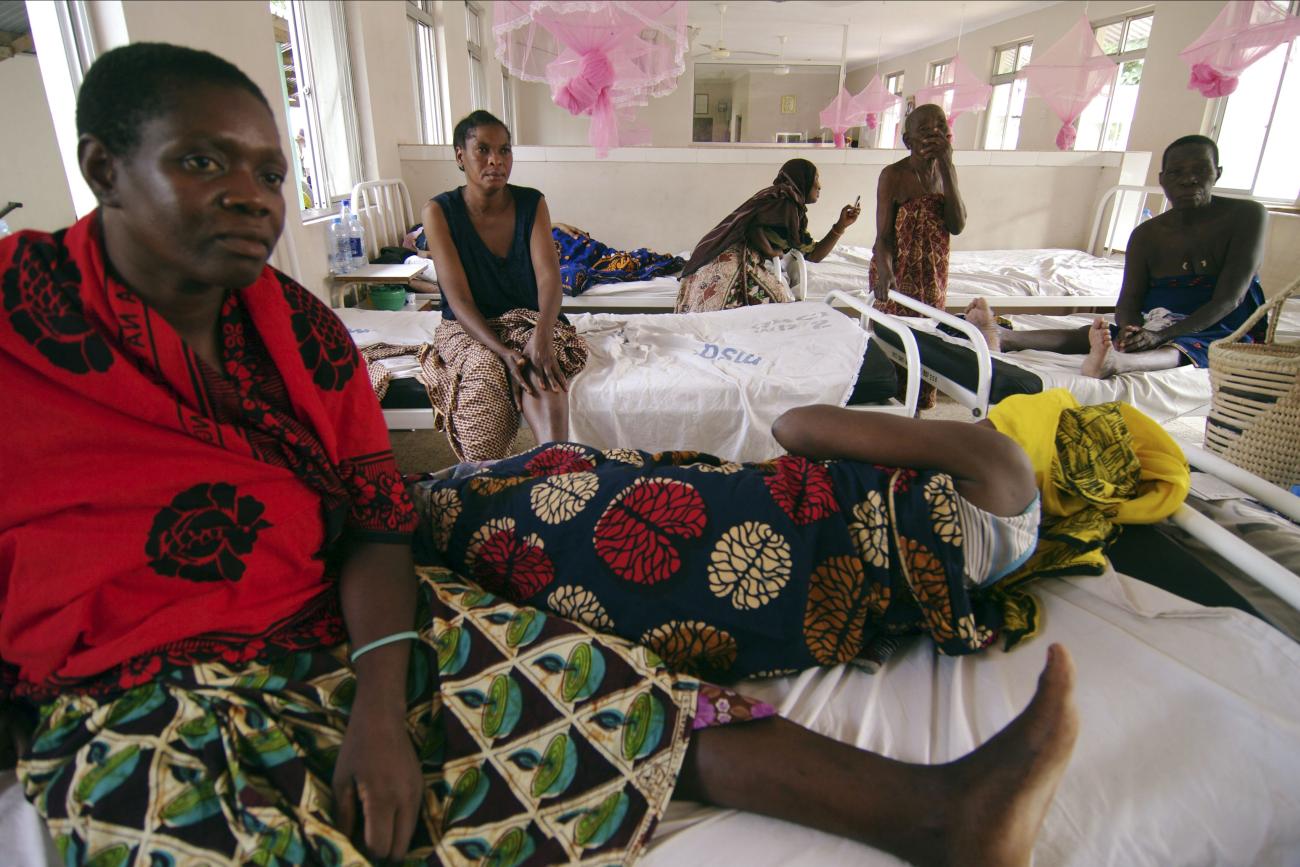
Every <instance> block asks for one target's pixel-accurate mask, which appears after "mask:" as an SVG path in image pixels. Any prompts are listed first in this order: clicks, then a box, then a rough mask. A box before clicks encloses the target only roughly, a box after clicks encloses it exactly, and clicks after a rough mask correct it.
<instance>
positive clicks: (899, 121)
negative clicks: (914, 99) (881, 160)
mask: <svg viewBox="0 0 1300 867" xmlns="http://www.w3.org/2000/svg"><path fill="white" fill-rule="evenodd" d="M905 71H906V70H902V69H900V70H898V71H897V72H888V73H886V74H885V77H884V79H883V82H884V85H885V90H886V91H887V92H889V93H892V94H894V95H895V96H900V97H901V96H902V95H903V86H904V82H905V81H906V79H905V77H904V72H905ZM903 110H904V106H903V100H901V99H900V100H899V101H898V102H897V103H895V104H894V105H893V106H892V107H890V108H887V109H885V111H884V112H883V113H882V114H881V116H880V124H879V125H878V127H877V129H876V147H877V148H885V149H891V150H892V149H893V147H894V142H895V141H896V140H897V139H898V130H899V129H900V128H901V127H902V125H903ZM895 114H897V115H898V117H897V118H893V115H895ZM886 117H890V118H891V119H890V120H889V121H888V123H886V121H885V118H886ZM890 124H893V127H894V134H893V135H892V136H890V138H889V140H888V141H885V140H884V137H885V127H887V126H888V125H890Z"/></svg>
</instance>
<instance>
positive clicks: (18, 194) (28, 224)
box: [0, 54, 76, 232]
mask: <svg viewBox="0 0 1300 867" xmlns="http://www.w3.org/2000/svg"><path fill="white" fill-rule="evenodd" d="M0 94H3V95H4V98H3V106H4V122H3V123H0V154H3V159H0V204H3V203H4V202H11V201H12V202H22V203H23V206H22V207H21V208H19V209H18V210H16V211H12V212H10V214H9V215H8V216H7V217H5V218H4V219H5V222H7V223H8V224H9V228H11V229H13V230H14V231H15V232H16V231H18V230H20V229H39V230H42V231H46V232H52V231H55V230H56V229H61V228H63V227H64V226H66V225H68V224H69V223H71V222H73V221H74V220H75V219H76V212H75V211H74V210H73V205H72V193H71V192H70V191H69V188H68V178H67V174H66V173H65V172H64V170H63V162H62V160H61V159H60V157H59V148H58V142H57V141H56V140H55V135H54V121H53V119H52V117H51V115H50V106H49V102H48V101H47V100H46V98H45V85H44V83H43V81H42V80H41V69H40V64H39V63H38V62H37V59H36V56H35V55H33V54H17V55H14V56H13V57H10V58H9V59H7V60H3V61H0Z"/></svg>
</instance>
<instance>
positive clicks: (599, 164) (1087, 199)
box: [401, 146, 1121, 252]
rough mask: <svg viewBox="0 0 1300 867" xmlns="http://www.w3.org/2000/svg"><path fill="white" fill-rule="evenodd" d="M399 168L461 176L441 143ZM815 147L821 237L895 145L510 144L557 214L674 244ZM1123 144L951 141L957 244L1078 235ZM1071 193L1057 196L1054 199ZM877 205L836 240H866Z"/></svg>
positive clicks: (522, 175)
mask: <svg viewBox="0 0 1300 867" xmlns="http://www.w3.org/2000/svg"><path fill="white" fill-rule="evenodd" d="M401 150H402V177H403V179H404V180H405V181H406V184H407V186H408V187H409V188H410V190H411V196H412V198H413V199H414V200H416V201H417V202H423V201H425V200H427V199H428V198H430V197H431V196H434V195H436V194H437V193H440V192H442V191H443V190H446V189H449V188H451V187H454V186H457V185H459V184H460V183H461V179H460V175H459V173H458V172H457V171H456V169H455V166H454V164H452V162H451V160H450V154H451V152H450V148H438V147H432V148H431V147H405V148H402V149H401ZM796 156H802V157H806V158H809V159H812V161H813V162H815V163H816V164H817V166H818V168H819V170H820V172H821V178H822V190H823V191H822V199H821V201H819V202H817V203H816V204H815V205H813V206H811V207H810V208H809V209H808V220H809V229H810V231H811V232H812V233H813V234H814V235H817V236H818V237H820V236H821V235H822V234H825V232H827V231H828V230H829V229H830V226H831V224H832V223H833V222H834V221H835V219H836V218H837V217H838V216H839V211H840V208H842V207H843V206H844V205H846V204H849V203H851V202H852V201H853V198H854V197H855V196H857V195H861V196H862V199H863V203H864V204H866V203H868V202H871V201H873V194H874V191H875V189H876V181H877V179H878V177H879V175H880V170H881V168H882V167H883V166H884V165H886V164H887V163H889V162H892V161H894V160H897V159H899V158H901V156H902V153H901V152H899V151H879V150H877V151H871V150H835V149H834V148H829V147H828V148H816V149H813V148H809V149H793V148H756V147H751V148H732V147H716V146H715V147H710V148H629V149H626V150H620V151H614V152H613V153H611V154H610V156H609V157H608V158H607V159H604V160H597V159H595V158H594V154H593V153H592V151H591V149H590V148H577V147H575V148H564V147H547V148H534V147H517V148H516V149H515V167H514V173H513V175H512V176H511V181H512V183H517V184H521V185H523V186H531V187H537V188H538V189H540V190H541V191H542V192H543V193H545V194H546V198H547V201H548V202H549V205H550V211H551V217H552V219H554V220H557V221H560V222H565V223H571V224H573V225H576V226H579V227H581V228H584V229H586V230H587V231H589V232H591V233H592V234H593V235H595V236H596V237H597V238H599V239H600V240H602V241H604V242H606V243H608V244H611V245H613V246H615V247H620V248H634V247H641V246H648V247H650V248H652V249H656V250H660V251H664V252H680V251H682V250H688V249H690V248H691V247H693V246H695V242H696V241H698V240H699V239H700V238H701V237H702V236H703V235H704V233H705V232H707V231H708V230H709V229H711V228H713V226H714V225H715V224H716V223H717V222H718V221H720V220H721V219H722V218H723V217H725V216H726V215H727V214H728V213H729V212H730V211H731V210H732V209H733V208H735V207H736V206H737V205H739V204H740V203H741V202H742V201H744V200H745V199H746V198H747V197H749V196H750V195H752V194H753V193H754V192H755V191H756V190H758V189H760V188H761V187H764V186H767V185H768V184H770V183H771V182H772V179H773V178H774V177H775V176H776V173H777V170H778V169H779V168H780V166H781V164H782V163H783V162H785V161H786V160H788V159H790V158H791V157H796ZM1120 159H1121V155H1120V154H1096V153H1091V154H1057V153H1042V154H1031V153H989V152H982V153H969V154H968V153H960V154H958V155H957V163H958V173H959V177H960V179H961V184H962V190H963V193H964V195H965V197H966V202H967V207H968V209H969V212H970V220H969V221H968V224H967V229H966V232H964V233H963V234H962V235H960V236H958V237H957V238H955V239H954V240H953V245H954V247H955V248H956V249H963V250H978V249H997V248H1024V247H1078V246H1082V245H1084V244H1085V243H1086V241H1087V234H1088V230H1089V228H1090V221H1091V218H1092V209H1093V206H1094V203H1095V202H1096V201H1097V200H1098V198H1099V197H1100V194H1101V192H1102V191H1103V190H1105V189H1106V188H1107V187H1109V186H1111V185H1113V184H1115V183H1118V180H1119V164H1120ZM1063 201H1064V202H1073V203H1078V205H1079V206H1078V207H1071V208H1062V207H1060V203H1061V202H1063ZM873 211H874V208H871V207H866V208H863V214H862V217H861V218H860V219H859V220H858V222H857V223H856V224H855V225H854V226H853V227H851V228H850V229H849V231H848V232H847V233H845V236H844V243H847V244H861V245H867V246H869V245H870V244H871V243H872V242H873V241H874V240H875V225H874V218H873Z"/></svg>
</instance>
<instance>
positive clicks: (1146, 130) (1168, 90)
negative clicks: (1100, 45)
mask: <svg viewBox="0 0 1300 867" xmlns="http://www.w3.org/2000/svg"><path fill="white" fill-rule="evenodd" d="M1222 8H1223V5H1222V4H1221V3H1191V2H1186V0H1160V2H1156V3H1133V2H1123V0H1098V2H1092V3H1089V4H1087V14H1088V18H1089V20H1091V21H1093V22H1098V21H1105V20H1108V19H1112V18H1115V17H1117V16H1123V15H1126V14H1128V13H1132V12H1139V11H1143V10H1154V12H1155V18H1154V20H1153V21H1152V27H1151V35H1150V42H1149V44H1148V45H1147V50H1146V63H1145V64H1144V65H1143V70H1142V86H1141V88H1140V89H1139V90H1138V101H1137V106H1136V110H1135V112H1134V115H1133V125H1132V127H1131V130H1130V134H1129V140H1128V150H1131V151H1152V152H1154V153H1155V154H1157V155H1158V154H1159V153H1160V152H1161V151H1162V150H1163V149H1164V147H1165V145H1167V144H1168V143H1169V142H1170V141H1172V140H1173V139H1174V138H1176V137H1178V136H1180V135H1186V134H1188V133H1194V132H1200V131H1201V128H1202V125H1203V123H1204V121H1205V116H1206V109H1207V107H1208V105H1209V103H1208V101H1207V100H1206V99H1205V98H1204V97H1203V96H1201V95H1200V94H1199V93H1197V92H1196V91H1194V90H1189V89H1188V88H1187V74H1188V72H1187V64H1186V63H1184V62H1183V61H1182V59H1181V58H1179V57H1178V52H1179V51H1181V50H1182V49H1183V48H1185V47H1187V45H1189V44H1190V43H1191V42H1192V41H1193V40H1194V39H1196V37H1197V36H1199V35H1200V34H1201V33H1202V32H1203V31H1204V30H1205V28H1206V27H1208V26H1209V25H1210V22H1212V21H1213V20H1214V18H1215V16H1216V15H1218V14H1219V12H1220V10H1221V9H1222ZM1081 14H1083V7H1082V6H1080V4H1078V3H1061V4H1059V5H1056V6H1050V7H1048V8H1046V9H1040V10H1038V11H1035V12H1030V13H1028V14H1025V15H1020V16H1017V17H1015V18H1009V19H1007V20H1005V21H1000V22H998V23H996V24H991V25H989V26H987V27H981V28H979V29H978V30H971V31H968V32H966V33H963V34H962V35H961V46H960V48H961V52H960V55H961V59H962V61H963V62H964V63H965V64H966V65H967V66H968V67H969V68H970V70H971V71H972V72H973V73H974V74H975V75H977V76H979V77H980V78H985V79H986V78H987V76H988V74H989V71H990V69H991V68H992V64H993V50H994V49H995V48H997V47H999V46H1003V45H1007V44H1009V43H1014V42H1016V41H1017V40H1020V39H1029V38H1032V39H1033V40H1034V52H1035V53H1036V54H1037V53H1040V52H1043V51H1046V50H1047V49H1048V48H1049V47H1051V46H1052V44H1053V43H1055V42H1056V41H1057V40H1059V39H1060V38H1061V37H1062V36H1064V35H1065V34H1066V32H1068V31H1069V29H1070V28H1071V27H1073V26H1074V24H1075V22H1077V21H1078V20H1079V16H1080V15H1081ZM955 30H956V22H954V33H953V38H951V39H947V40H944V41H942V42H937V43H934V44H932V45H929V46H926V47H924V48H920V49H917V50H916V51H911V52H908V53H907V54H903V55H900V56H897V57H892V58H888V59H886V60H883V61H882V62H881V63H880V67H879V68H880V73H881V74H882V75H884V74H888V73H893V72H898V71H900V70H901V71H902V72H903V82H904V88H903V92H904V94H905V95H907V96H911V95H912V94H915V93H916V91H917V90H918V89H919V87H920V85H921V82H924V81H925V79H926V75H927V74H928V72H929V66H930V63H931V62H933V61H936V60H944V59H946V58H949V57H952V56H953V55H954V54H956V53H957V49H958V44H957V38H956V37H957V34H956V32H955ZM875 71H876V66H875V64H872V65H870V66H866V67H861V68H857V69H851V70H849V73H848V75H847V76H846V79H845V80H846V83H847V86H848V88H849V90H850V92H856V91H857V90H860V89H861V88H863V87H865V86H866V84H867V82H868V81H869V80H870V79H871V77H872V75H874V74H875ZM984 122H985V113H984V112H970V113H967V114H963V115H961V116H960V117H958V118H957V123H956V125H955V128H954V130H953V144H954V146H955V147H956V148H957V149H958V150H971V149H975V148H978V147H980V146H981V145H982V144H983V134H984ZM1060 128H1061V122H1060V120H1059V119H1058V118H1057V117H1056V115H1055V114H1054V113H1052V110H1051V109H1050V108H1048V106H1047V103H1046V102H1045V101H1044V100H1041V99H1034V98H1030V99H1027V100H1026V101H1025V110H1024V115H1023V117H1022V118H1021V121H1020V139H1019V142H1018V144H1017V149H1018V150H1027V151H1038V150H1053V149H1055V147H1056V145H1055V142H1056V134H1057V131H1058V130H1060ZM1158 172H1159V161H1158V160H1153V162H1152V166H1151V168H1150V171H1149V173H1148V177H1147V183H1152V184H1154V183H1155V182H1156V174H1157V173H1158Z"/></svg>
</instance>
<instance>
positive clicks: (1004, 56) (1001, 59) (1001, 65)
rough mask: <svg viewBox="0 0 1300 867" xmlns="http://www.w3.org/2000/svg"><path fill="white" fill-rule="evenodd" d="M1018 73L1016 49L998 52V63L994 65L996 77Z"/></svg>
mask: <svg viewBox="0 0 1300 867" xmlns="http://www.w3.org/2000/svg"><path fill="white" fill-rule="evenodd" d="M1015 71H1016V49H1014V48H1003V49H1001V50H1000V51H998V59H997V62H996V63H995V64H994V65H993V74H994V75H1006V74H1007V73H1008V72H1015Z"/></svg>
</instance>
